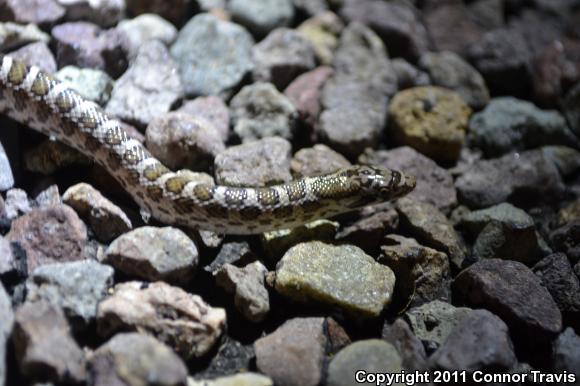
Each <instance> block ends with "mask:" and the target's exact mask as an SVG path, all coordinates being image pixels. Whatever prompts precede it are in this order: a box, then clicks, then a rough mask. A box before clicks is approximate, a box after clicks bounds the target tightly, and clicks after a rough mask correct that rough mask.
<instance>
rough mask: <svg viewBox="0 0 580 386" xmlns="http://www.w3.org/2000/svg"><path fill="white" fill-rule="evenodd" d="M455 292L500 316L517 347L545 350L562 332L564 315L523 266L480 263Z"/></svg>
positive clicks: (456, 283)
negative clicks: (543, 346) (541, 348)
mask: <svg viewBox="0 0 580 386" xmlns="http://www.w3.org/2000/svg"><path fill="white" fill-rule="evenodd" d="M452 290H453V296H454V299H457V300H458V301H463V302H465V303H466V304H468V305H470V306H471V307H474V308H485V309H487V310H489V311H491V312H493V313H494V314H496V315H497V316H499V317H500V318H501V319H502V320H503V321H504V322H505V323H506V324H507V325H508V327H509V328H510V331H511V332H512V338H513V339H514V342H515V343H516V345H522V346H524V347H542V345H544V344H547V342H548V341H549V340H551V339H552V338H553V337H555V336H556V335H557V334H558V333H559V332H560V330H561V329H562V315H561V313H560V310H559V309H558V307H557V305H556V303H555V302H554V299H552V297H551V296H550V293H549V292H548V290H547V289H546V288H545V287H544V286H543V285H542V284H541V281H540V279H539V278H538V277H537V276H536V275H534V273H533V272H532V271H531V270H530V269H529V268H528V267H526V266H525V265H523V264H522V263H520V262H517V261H510V260H500V259H486V260H482V261H479V262H477V263H475V264H473V265H472V266H471V267H469V268H467V269H466V270H464V271H462V272H461V273H459V275H457V277H456V278H455V281H454V282H453V285H452ZM530 337H534V339H533V340H530Z"/></svg>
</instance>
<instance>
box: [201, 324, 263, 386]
mask: <svg viewBox="0 0 580 386" xmlns="http://www.w3.org/2000/svg"><path fill="white" fill-rule="evenodd" d="M216 351H217V353H216V354H215V355H214V356H213V358H212V359H211V361H210V363H209V364H208V365H207V367H205V368H204V369H203V370H201V371H199V372H197V373H196V374H195V378H196V379H204V378H208V379H215V378H219V377H222V376H224V375H226V374H227V375H229V374H240V373H246V372H247V371H248V369H249V368H254V367H255V359H256V355H255V352H254V346H253V344H246V345H243V344H241V343H240V342H238V341H237V340H234V339H232V338H231V337H228V336H227V335H226V336H224V338H223V339H222V340H221V344H220V346H219V348H218V349H217V350H216ZM242 385H243V384H242ZM252 385H253V384H252V383H250V384H249V385H247V386H252ZM228 386H231V385H228ZM233 386H235V384H234V385H233Z"/></svg>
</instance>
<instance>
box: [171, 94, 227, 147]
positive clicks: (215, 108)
mask: <svg viewBox="0 0 580 386" xmlns="http://www.w3.org/2000/svg"><path fill="white" fill-rule="evenodd" d="M177 111H180V112H183V113H186V114H189V115H193V116H195V117H199V118H204V119H205V120H207V121H209V122H210V123H211V124H212V127H214V128H215V130H217V132H218V133H219V135H220V137H221V139H222V141H224V142H225V141H227V139H228V137H229V134H230V111H229V110H228V106H226V104H225V103H224V101H222V100H221V99H220V98H218V97H216V96H208V97H198V98H195V99H194V100H192V101H187V102H185V103H184V104H183V105H182V106H181V107H180V108H179V110H177Z"/></svg>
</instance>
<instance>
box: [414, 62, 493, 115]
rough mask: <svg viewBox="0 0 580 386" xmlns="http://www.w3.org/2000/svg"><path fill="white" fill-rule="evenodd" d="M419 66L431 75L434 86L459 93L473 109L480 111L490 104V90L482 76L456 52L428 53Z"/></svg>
mask: <svg viewBox="0 0 580 386" xmlns="http://www.w3.org/2000/svg"><path fill="white" fill-rule="evenodd" d="M419 66H420V67H421V68H422V69H423V70H425V71H426V72H427V73H428V74H429V78H430V79H431V81H432V82H433V85H436V86H440V87H444V88H447V89H449V90H453V91H455V92H457V93H458V94H459V95H460V96H461V98H463V100H464V101H465V102H466V103H467V104H468V105H469V106H470V107H471V108H473V109H475V110H480V109H482V108H484V107H485V106H486V105H487V103H488V102H489V90H488V89H487V86H486V85H485V81H484V79H483V77H482V76H481V74H480V73H479V72H477V70H476V69H475V68H473V67H472V66H471V65H470V64H469V63H467V62H466V61H465V60H464V59H462V58H461V56H459V55H457V54H456V53H454V52H450V51H444V52H428V53H426V54H424V55H423V56H421V59H420V61H419Z"/></svg>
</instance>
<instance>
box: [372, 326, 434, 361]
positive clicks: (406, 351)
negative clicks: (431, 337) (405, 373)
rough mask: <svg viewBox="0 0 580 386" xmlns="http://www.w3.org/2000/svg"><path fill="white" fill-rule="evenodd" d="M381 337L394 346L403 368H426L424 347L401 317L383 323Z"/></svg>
mask: <svg viewBox="0 0 580 386" xmlns="http://www.w3.org/2000/svg"><path fill="white" fill-rule="evenodd" d="M381 337H382V339H384V340H386V341H387V342H389V343H390V344H392V345H393V346H395V348H396V349H397V352H398V353H399V355H400V356H401V359H402V360H403V368H404V369H407V370H423V369H426V368H427V354H426V353H425V348H424V347H423V344H422V343H421V341H420V340H419V339H418V338H417V337H416V336H415V335H414V334H413V332H412V331H411V328H410V327H409V325H408V324H407V323H406V322H405V321H404V320H403V319H401V318H397V320H395V321H394V322H393V324H391V325H389V324H387V323H385V325H384V326H383V332H382V334H381Z"/></svg>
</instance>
